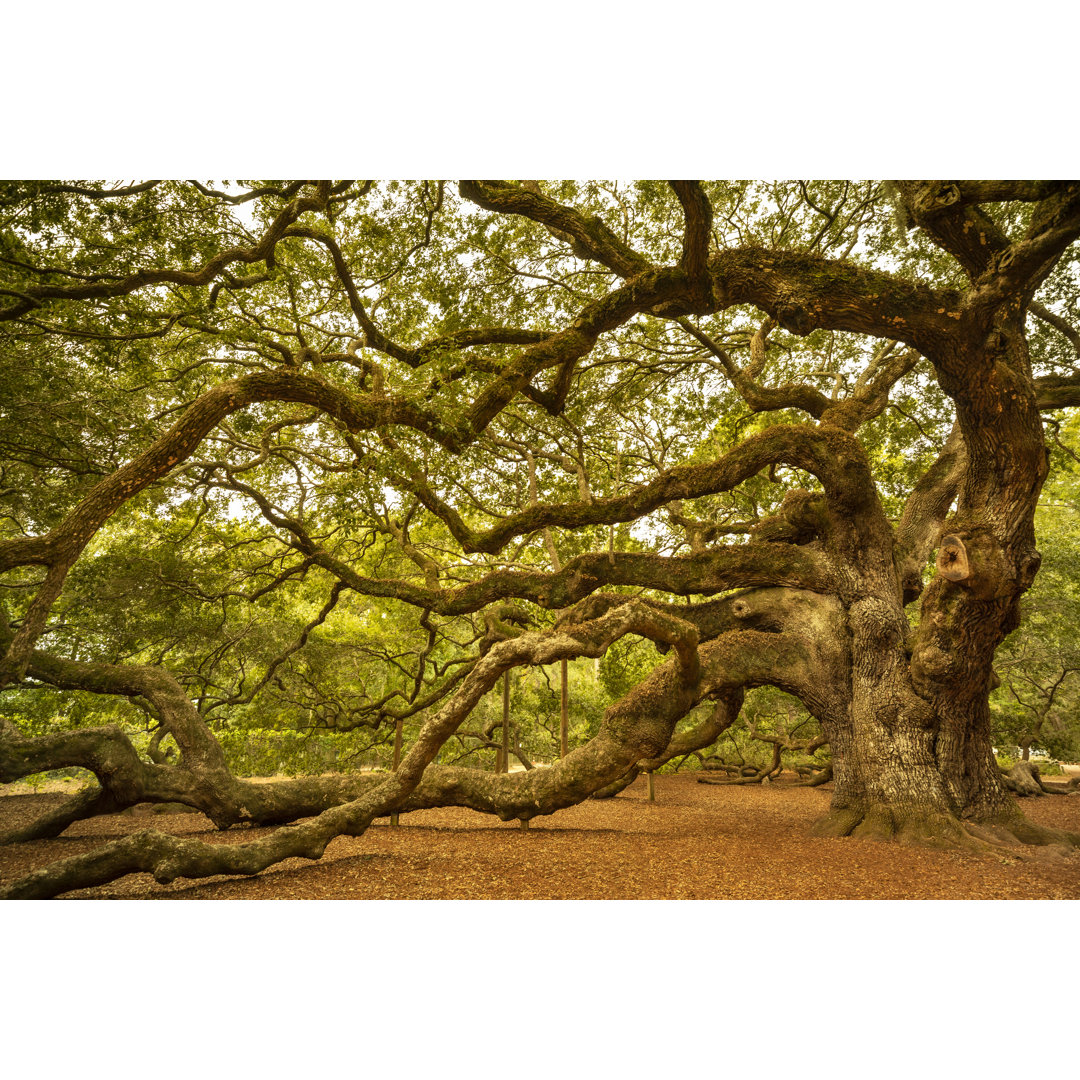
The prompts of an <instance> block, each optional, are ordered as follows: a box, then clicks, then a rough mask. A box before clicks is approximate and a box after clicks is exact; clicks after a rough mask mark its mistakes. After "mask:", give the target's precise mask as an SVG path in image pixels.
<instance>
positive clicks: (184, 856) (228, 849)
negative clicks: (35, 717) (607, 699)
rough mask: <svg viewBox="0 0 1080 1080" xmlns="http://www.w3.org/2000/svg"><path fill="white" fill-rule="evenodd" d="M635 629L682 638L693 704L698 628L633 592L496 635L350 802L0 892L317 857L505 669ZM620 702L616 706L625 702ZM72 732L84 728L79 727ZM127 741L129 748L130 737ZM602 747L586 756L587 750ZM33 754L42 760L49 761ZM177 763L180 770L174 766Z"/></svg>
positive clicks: (385, 798) (393, 799)
mask: <svg viewBox="0 0 1080 1080" xmlns="http://www.w3.org/2000/svg"><path fill="white" fill-rule="evenodd" d="M627 633H635V634H641V635H643V636H646V637H651V638H654V639H658V640H662V641H665V642H667V643H668V644H670V645H672V646H673V647H674V649H675V651H676V654H677V662H675V661H672V662H669V663H668V664H667V665H664V666H665V668H669V669H671V671H672V677H671V681H672V682H673V683H674V685H675V687H676V692H677V696H678V698H679V700H681V701H683V702H684V711H685V708H687V707H689V705H690V704H691V703H692V701H693V695H694V692H695V689H696V686H697V683H698V681H699V676H700V665H699V660H698V650H697V633H696V631H695V630H694V628H693V627H692V626H690V625H688V624H686V623H682V622H680V621H679V620H676V619H672V618H670V617H668V616H665V615H663V614H660V613H657V612H655V611H652V610H650V609H647V608H645V607H644V606H643V605H640V604H637V603H635V602H634V601H630V602H629V603H627V604H625V605H623V607H621V608H619V609H617V610H615V611H613V612H609V613H608V614H606V615H604V616H603V617H601V618H600V619H597V620H595V621H593V622H592V623H589V624H585V625H582V626H578V627H574V628H572V629H569V630H565V629H563V630H556V631H547V632H544V633H529V634H523V635H521V636H520V637H517V638H513V639H510V640H507V641H503V642H499V643H497V644H496V645H494V646H493V647H492V648H491V650H490V651H489V652H488V653H487V654H486V655H485V656H483V657H482V658H480V659H479V660H478V661H477V663H476V665H475V666H474V667H473V669H472V670H471V671H470V672H469V674H468V675H467V676H466V678H465V680H464V681H463V683H462V686H461V688H460V689H459V690H458V692H457V693H456V694H455V695H454V697H453V698H452V699H451V700H450V701H449V702H448V703H447V704H446V705H445V706H444V707H443V708H442V709H441V710H440V711H439V712H438V713H437V714H436V715H435V716H433V717H432V718H431V719H429V720H428V721H427V723H425V724H424V726H423V728H422V729H421V731H420V734H419V736H418V738H417V739H416V741H415V742H414V744H413V746H412V747H411V749H410V750H409V752H408V753H407V754H406V756H405V758H404V760H403V761H402V762H401V764H400V766H399V767H398V769H397V770H396V771H395V772H393V773H392V774H390V775H389V776H388V777H386V778H385V779H382V778H380V779H378V780H376V781H375V782H374V783H371V786H370V787H369V789H368V790H366V791H364V792H363V793H361V794H360V795H359V796H358V797H355V798H353V799H351V800H349V801H347V802H342V801H341V800H340V799H335V800H334V802H335V803H336V805H331V806H330V807H329V808H326V809H323V810H322V811H321V812H317V816H316V817H314V818H313V819H312V820H310V821H308V822H305V823H304V824H302V825H291V826H287V827H286V828H283V829H278V830H276V831H275V832H274V833H272V834H271V835H270V836H268V837H265V838H262V839H260V840H257V841H253V842H251V843H248V844H239V845H231V844H230V845H215V844H206V843H203V842H201V841H194V840H185V839H181V838H178V837H171V836H164V835H162V834H158V833H154V832H150V831H143V832H140V833H137V834H135V835H134V836H131V837H127V838H125V839H124V840H121V841H117V842H114V843H112V844H108V845H106V846H105V847H104V848H102V849H100V850H99V851H96V852H93V853H91V854H89V855H86V856H76V857H74V858H72V859H67V860H63V861H62V862H60V863H57V864H54V865H53V866H50V867H45V868H44V869H42V870H39V871H36V872H35V873H33V874H31V875H29V876H28V877H26V878H24V879H23V880H22V881H20V882H16V883H15V884H14V885H12V886H10V887H8V888H7V889H5V890H4V891H3V892H0V896H3V897H6V898H44V897H48V896H55V895H58V894H59V893H62V892H67V891H70V890H71V889H75V888H85V887H89V886H93V885H101V884H104V883H106V882H108V881H112V880H115V879H116V878H117V877H121V876H124V875H126V874H128V873H134V872H138V871H147V872H150V873H152V874H154V876H155V878H156V879H157V880H158V881H161V882H169V881H173V880H175V879H176V878H177V877H180V876H185V877H205V876H210V875H216V874H223V873H224V874H229V873H237V874H252V873H258V872H259V871H260V870H262V869H265V868H266V867H267V866H269V865H272V864H273V863H275V862H279V861H281V860H282V859H285V858H290V857H293V856H302V857H306V858H318V857H319V856H321V854H322V852H323V850H324V849H325V847H326V844H327V843H329V841H330V840H331V839H332V838H333V837H334V836H339V835H343V834H347V835H360V833H362V832H363V831H364V830H365V829H366V828H367V827H368V825H369V824H370V823H371V821H372V820H374V818H375V817H379V816H383V815H385V814H387V813H390V812H391V811H395V810H397V809H399V808H401V806H402V804H403V803H404V802H405V800H406V798H407V796H408V795H409V794H410V793H411V792H413V791H414V789H415V788H416V787H417V786H418V785H419V784H420V783H421V780H422V779H424V771H425V769H426V768H427V767H428V766H429V765H430V764H431V761H432V760H433V758H434V757H435V754H436V753H437V752H438V750H439V748H440V747H441V746H442V744H443V743H444V742H445V740H446V739H447V738H448V737H449V736H450V735H451V734H452V733H453V732H454V731H455V730H456V729H457V728H458V726H459V725H460V723H461V721H462V720H463V719H464V718H465V717H466V716H467V715H468V714H469V713H470V712H471V711H472V709H473V708H474V707H475V705H476V704H477V702H478V701H479V700H480V698H481V697H482V696H483V695H484V694H485V693H486V692H487V691H488V690H490V689H491V687H492V686H494V684H495V683H496V681H497V680H498V679H499V677H500V676H501V675H502V674H503V672H504V671H507V670H509V669H510V668H512V667H515V666H519V665H521V664H548V663H552V662H555V661H558V660H561V659H564V658H567V659H570V658H575V657H577V656H581V655H589V656H601V655H603V653H604V652H605V651H606V649H607V648H608V647H609V646H610V644H611V643H612V642H613V641H616V640H618V639H619V638H620V637H622V636H624V635H625V634H627ZM614 711H615V713H616V714H617V707H616V709H615V710H614ZM611 712H612V710H609V713H611ZM619 731H620V728H619V724H618V721H617V720H616V721H615V722H614V723H609V724H608V728H607V733H606V737H607V738H609V739H610V738H616V739H617V738H618V737H619ZM4 734H5V735H7V734H9V733H7V732H5V733H4ZM69 734H71V735H74V736H75V737H78V735H79V733H69ZM98 734H100V732H99V733H98ZM664 741H665V742H666V738H665V739H664ZM28 742H29V743H31V744H33V746H34V747H36V746H40V745H41V744H40V743H38V741H37V740H28ZM650 745H651V744H650ZM113 746H114V748H119V751H120V752H124V748H123V746H122V744H121V743H120V742H119V741H118V740H114V742H113ZM15 749H16V751H17V752H18V751H22V752H24V753H32V752H33V748H32V747H31V748H28V747H27V746H26V745H22V746H17V747H15ZM127 749H128V750H130V744H128V748H127ZM585 749H586V748H583V750H585ZM131 752H132V753H133V751H131ZM594 752H595V751H591V752H589V753H586V754H585V755H584V756H585V757H586V758H587V757H589V756H590V754H591V753H594ZM575 753H577V752H575ZM566 760H567V761H569V759H566ZM34 764H35V765H37V764H40V761H35V762H34ZM143 767H144V768H154V769H160V768H162V767H161V766H145V765H144V766H143ZM624 767H625V766H624ZM35 771H37V770H35ZM535 771H538V770H534V772H535ZM178 772H179V770H174V773H178ZM608 778H609V777H608V776H607V774H606V773H605V774H603V775H602V776H601V778H600V779H599V781H596V782H595V783H594V786H599V784H600V783H602V782H604V780H606V779H608ZM582 779H584V778H582ZM586 782H587V781H586ZM252 786H259V785H252ZM267 786H271V787H277V788H278V789H279V791H280V790H281V788H282V785H267ZM585 794H588V792H585ZM582 797H583V796H582ZM573 801H579V799H577V798H575V799H574V800H573ZM309 812H311V811H309ZM297 816H298V815H297Z"/></svg>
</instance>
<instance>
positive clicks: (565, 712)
mask: <svg viewBox="0 0 1080 1080" xmlns="http://www.w3.org/2000/svg"><path fill="white" fill-rule="evenodd" d="M560 674H561V675H562V717H561V719H560V720H559V745H560V747H561V752H560V754H559V756H560V757H566V755H567V754H569V753H570V689H569V687H568V686H567V682H566V661H565V660H563V661H562V671H561V673H560Z"/></svg>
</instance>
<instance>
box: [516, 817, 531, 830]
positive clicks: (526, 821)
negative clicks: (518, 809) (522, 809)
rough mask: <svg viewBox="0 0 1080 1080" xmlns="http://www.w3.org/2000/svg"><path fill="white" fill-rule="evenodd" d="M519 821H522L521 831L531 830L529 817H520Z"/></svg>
mask: <svg viewBox="0 0 1080 1080" xmlns="http://www.w3.org/2000/svg"><path fill="white" fill-rule="evenodd" d="M518 821H520V822H521V831H522V832H528V831H529V819H528V818H518Z"/></svg>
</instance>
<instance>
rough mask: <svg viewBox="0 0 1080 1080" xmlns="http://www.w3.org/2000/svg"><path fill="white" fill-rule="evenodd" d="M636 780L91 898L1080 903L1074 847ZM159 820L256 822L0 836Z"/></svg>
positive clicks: (34, 809)
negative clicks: (864, 827) (511, 816)
mask: <svg viewBox="0 0 1080 1080" xmlns="http://www.w3.org/2000/svg"><path fill="white" fill-rule="evenodd" d="M655 785H656V801H655V802H652V803H650V802H648V801H647V799H646V789H645V781H644V778H642V779H640V780H638V781H637V782H636V783H635V784H634V785H632V786H631V787H630V788H628V789H627V790H626V791H625V792H624V793H623V794H622V795H620V796H618V797H616V798H614V799H608V800H604V801H593V800H590V801H588V802H586V803H584V804H582V805H579V806H575V807H571V808H570V809H567V810H562V811H560V812H558V813H557V814H553V815H551V816H549V817H543V818H537V819H534V821H533V822H532V824H531V827H530V828H529V830H528V831H523V830H521V829H520V828H519V826H518V824H517V823H516V822H515V823H504V822H500V821H498V820H497V819H495V818H492V817H489V816H487V815H484V814H479V813H476V812H475V811H472V810H464V809H457V808H452V809H443V810H424V811H419V812H417V813H413V814H408V815H404V816H403V817H402V819H401V824H400V825H399V826H398V827H397V828H392V827H391V826H390V825H389V823H388V822H386V821H379V822H377V823H376V824H375V825H374V826H372V828H371V829H369V830H368V832H367V833H366V834H365V835H364V836H361V837H358V838H346V837H339V838H338V839H336V840H334V841H332V842H331V844H330V846H329V847H328V848H327V851H326V854H325V855H324V857H323V858H322V860H320V861H319V862H317V863H311V862H308V861H306V860H302V859H291V860H289V861H287V862H284V863H281V864H279V865H278V866H275V867H273V868H271V869H270V870H268V871H266V872H265V873H263V874H261V875H259V876H258V877H255V878H242V879H236V878H232V879H230V878H210V879H206V880H204V881H197V882H193V881H188V880H184V879H181V880H180V881H177V882H175V883H173V884H172V885H169V886H162V885H158V884H156V883H155V882H154V880H153V879H152V878H151V877H150V875H148V874H137V875H130V876H129V877H127V878H124V879H121V880H120V881H117V882H114V883H112V884H111V885H109V886H105V887H102V888H100V889H88V890H84V891H82V892H79V893H72V894H70V895H71V896H72V897H80V898H86V899H112V898H125V899H137V898H146V899H173V898H175V899H215V900H224V899H247V900H256V899H307V900H311V899H364V900H375V899H425V900H426V899H488V900H502V899H533V900H541V899H550V900H553V899H574V900H584V899H667V900H692V899H741V900H765V899H815V900H840V899H893V900H908V899H927V900H930V899H964V900H973V899H1080V851H1078V852H1069V851H1067V850H1065V849H1060V848H1039V849H1033V848H1026V849H1017V857H1012V856H1011V855H1002V856H994V855H992V856H988V857H987V856H977V855H972V854H967V853H963V854H961V853H957V852H939V851H930V850H925V849H916V848H908V847H904V846H901V845H898V844H885V843H880V842H874V841H869V840H855V839H850V838H848V839H842V840H835V839H819V838H816V837H813V836H811V835H810V826H811V824H812V822H813V821H814V819H815V818H816V817H818V816H819V815H820V814H821V813H823V812H824V811H825V809H826V808H827V806H828V802H829V798H830V795H829V791H828V789H827V788H818V789H809V788H800V787H794V786H791V782H790V781H788V782H784V781H781V782H778V783H773V784H769V785H765V786H760V787H759V786H756V785H753V786H741V787H739V786H736V787H727V786H714V785H705V784H698V783H697V781H696V777H695V776H694V775H690V774H681V775H673V776H658V777H656V778H655ZM63 798H64V796H63V795H59V794H34V795H8V796H4V797H0V830H6V829H8V828H11V827H12V826H14V825H15V824H16V823H18V822H22V821H26V820H29V819H31V818H32V817H35V816H37V815H38V814H40V813H41V812H42V811H43V810H44V809H46V808H47V807H49V806H52V805H56V804H57V803H58V802H59V801H60V800H62V799H63ZM1022 806H1023V810H1024V813H1025V814H1027V816H1028V817H1029V818H1030V819H1031V820H1032V821H1035V822H1038V823H1039V824H1043V825H1051V826H1056V827H1058V828H1064V829H1068V830H1070V831H1076V832H1080V795H1070V796H1056V795H1054V796H1046V797H1044V798H1038V799H1025V800H1023V803H1022ZM145 828H158V829H162V830H165V831H168V832H173V833H177V834H182V835H185V836H198V837H200V838H202V839H205V840H207V841H210V842H222V843H236V842H240V841H243V840H246V839H252V838H254V837H255V836H259V835H263V834H264V833H265V832H267V831H268V830H267V829H265V828H256V829H252V828H238V829H232V830H229V831H228V832H225V833H218V832H217V831H216V830H215V829H214V828H213V827H212V826H211V825H210V823H209V821H208V820H207V819H206V818H205V817H203V815H201V814H155V813H153V812H152V811H151V810H150V809H149V808H137V809H136V810H135V811H134V812H131V811H129V812H128V813H126V814H122V815H111V816H106V817H100V818H96V819H94V820H91V821H85V822H80V823H78V824H76V825H74V826H72V827H71V828H70V829H69V830H68V832H67V833H66V834H65V835H64V836H62V837H58V838H56V839H53V840H45V841H36V842H34V843H31V844H23V845H10V846H7V847H5V848H0V881H2V882H4V883H7V882H11V881H13V880H15V879H17V878H18V877H20V876H22V875H23V874H25V873H27V872H28V871H29V870H31V869H34V868H36V867H38V866H42V865H44V864H46V863H48V862H51V861H53V860H55V859H59V858H64V857H67V856H69V855H75V854H79V853H82V852H85V851H90V850H92V849H93V848H94V847H95V846H97V845H99V844H100V843H101V842H102V841H103V840H108V839H113V838H117V837H120V836H123V835H126V834H127V833H129V832H133V831H135V830H137V829H145Z"/></svg>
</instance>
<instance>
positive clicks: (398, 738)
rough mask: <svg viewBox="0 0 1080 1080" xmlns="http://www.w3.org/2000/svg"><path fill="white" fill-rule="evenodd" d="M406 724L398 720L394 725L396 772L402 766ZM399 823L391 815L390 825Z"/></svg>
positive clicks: (395, 816)
mask: <svg viewBox="0 0 1080 1080" xmlns="http://www.w3.org/2000/svg"><path fill="white" fill-rule="evenodd" d="M402 724H404V721H403V720H400V719H399V720H398V722H397V723H396V724H395V725H394V772H397V767H398V766H399V765H400V764H401V727H402ZM397 823H398V816H397V814H391V815H390V824H391V825H396V824H397Z"/></svg>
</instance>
